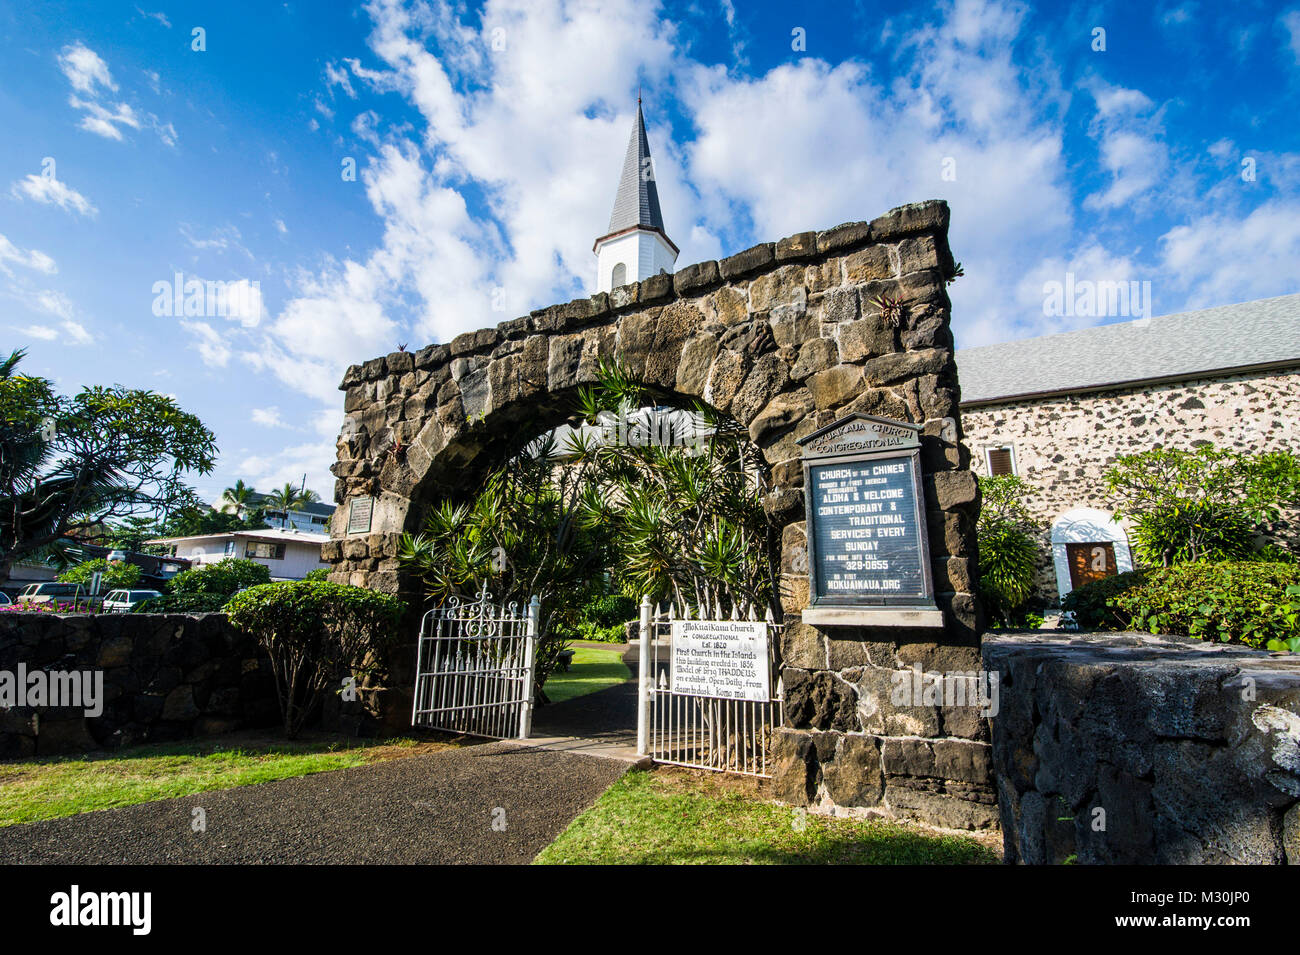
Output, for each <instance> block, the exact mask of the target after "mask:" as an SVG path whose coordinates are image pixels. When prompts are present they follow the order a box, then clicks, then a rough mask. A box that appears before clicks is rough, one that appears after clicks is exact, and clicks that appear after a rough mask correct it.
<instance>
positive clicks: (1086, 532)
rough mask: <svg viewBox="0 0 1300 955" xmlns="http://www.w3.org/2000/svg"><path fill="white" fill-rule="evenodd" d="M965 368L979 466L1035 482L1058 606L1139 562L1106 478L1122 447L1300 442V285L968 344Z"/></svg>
mask: <svg viewBox="0 0 1300 955" xmlns="http://www.w3.org/2000/svg"><path fill="white" fill-rule="evenodd" d="M957 372H958V376H959V379H960V383H961V413H962V426H963V429H964V431H965V435H966V442H967V445H968V447H969V448H970V449H971V455H972V459H973V460H972V462H971V466H972V469H973V470H974V471H975V472H976V473H977V474H980V475H988V474H1017V475H1019V476H1020V477H1022V478H1023V479H1024V480H1026V481H1028V482H1029V483H1030V484H1032V485H1033V486H1034V487H1035V488H1036V489H1037V493H1036V494H1035V495H1033V496H1032V497H1031V498H1030V500H1029V501H1028V502H1027V503H1028V504H1029V506H1030V508H1031V510H1032V511H1033V512H1034V514H1035V516H1036V517H1037V518H1039V520H1040V521H1041V523H1042V525H1043V530H1042V532H1041V533H1042V538H1043V548H1042V559H1041V562H1040V566H1039V580H1038V585H1039V586H1038V589H1039V593H1040V596H1041V597H1043V598H1045V599H1046V601H1047V603H1048V604H1052V603H1055V602H1056V601H1057V600H1058V599H1059V597H1061V596H1064V595H1065V594H1067V593H1069V592H1070V591H1071V590H1072V589H1073V588H1075V587H1077V586H1079V585H1081V584H1083V583H1087V582H1089V581H1091V580H1095V579H1097V578H1099V577H1105V576H1109V575H1111V574H1115V573H1120V572H1123V571H1125V570H1130V569H1132V568H1133V564H1134V559H1133V553H1132V550H1131V548H1130V546H1129V537H1128V528H1127V526H1126V523H1125V522H1115V521H1113V520H1112V519H1111V517H1112V515H1113V513H1114V504H1115V502H1114V501H1113V500H1111V499H1110V498H1109V497H1108V496H1107V494H1106V491H1105V488H1104V486H1103V475H1104V474H1105V472H1106V470H1107V468H1108V467H1109V466H1110V465H1111V464H1112V463H1114V461H1115V458H1116V457H1117V456H1118V455H1121V454H1133V453H1136V452H1139V451H1144V450H1147V449H1148V448H1153V447H1166V448H1186V449H1191V448H1195V447H1198V446H1200V445H1204V444H1206V443H1210V444H1213V445H1215V446H1217V447H1220V448H1233V449H1237V450H1241V451H1277V450H1289V451H1292V452H1300V294H1297V295H1282V296H1278V297H1276V298H1267V299H1260V300H1258V301H1254V302H1243V303H1241V304H1238V305H1225V306H1221V307H1218V308H1208V309H1203V310H1200V311H1195V312H1183V313H1179V314H1174V315H1164V316H1161V317H1158V318H1149V319H1140V320H1138V321H1133V322H1121V323H1116V324H1111V325H1101V326H1097V327H1094V328H1085V329H1080V330H1078V331H1073V332H1066V333H1064V334H1059V335H1046V336H1043V337H1041V338H1029V339H1023V340H1020V341H1012V342H1004V343H1001V344H997V345H984V346H981V347H978V348H966V349H962V350H959V351H958V352H957Z"/></svg>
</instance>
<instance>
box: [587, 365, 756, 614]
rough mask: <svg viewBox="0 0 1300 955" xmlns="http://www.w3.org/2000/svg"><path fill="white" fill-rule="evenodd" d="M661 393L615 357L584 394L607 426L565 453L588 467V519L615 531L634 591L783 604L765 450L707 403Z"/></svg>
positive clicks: (595, 419)
mask: <svg viewBox="0 0 1300 955" xmlns="http://www.w3.org/2000/svg"><path fill="white" fill-rule="evenodd" d="M661 398H662V396H661V395H658V394H657V393H655V391H654V390H653V389H650V388H647V387H646V386H644V385H642V384H640V383H638V382H636V381H634V380H633V379H632V378H631V376H630V375H629V374H628V373H627V371H626V369H624V368H622V367H621V366H619V365H618V364H617V363H614V364H604V365H602V366H601V368H600V370H599V372H598V375H597V382H596V384H595V385H594V386H590V387H588V388H585V389H583V390H582V391H581V392H580V394H579V399H578V402H579V412H580V415H581V418H582V420H583V422H584V423H585V424H587V425H588V426H589V427H591V426H600V430H588V431H587V432H585V433H583V432H574V433H573V434H572V435H571V437H570V439H569V442H568V447H567V448H566V452H567V454H568V456H569V457H570V458H571V460H573V461H575V462H581V463H583V464H587V465H589V466H590V468H591V473H590V479H589V480H588V481H587V482H586V483H585V485H584V487H583V494H582V508H581V512H580V516H581V519H582V522H583V526H584V527H586V528H588V529H591V530H593V531H594V530H597V529H600V530H601V531H603V532H604V533H606V534H608V536H609V538H610V541H611V544H612V549H613V552H614V555H615V566H614V568H613V570H614V572H615V575H616V577H617V579H618V581H619V582H620V584H621V586H622V588H623V589H624V591H625V592H627V593H629V594H635V595H637V596H640V595H642V594H649V595H650V596H651V597H652V598H655V599H669V600H675V601H676V602H677V604H678V605H679V606H681V605H691V606H696V607H701V608H706V609H707V610H709V611H719V610H720V611H721V612H723V613H729V612H731V611H733V610H737V611H740V612H742V613H743V612H748V611H751V610H753V611H756V612H757V613H758V614H760V615H761V614H762V613H763V612H764V611H765V610H766V609H769V608H770V609H772V610H773V611H774V612H775V611H777V610H779V607H778V606H777V604H776V596H777V586H776V580H777V575H776V569H777V559H776V555H777V541H776V537H775V531H774V529H773V528H772V526H771V524H770V522H769V521H768V519H767V515H766V513H765V512H764V510H763V495H764V493H765V492H766V491H767V481H766V465H765V463H764V461H763V459H762V456H761V454H760V453H759V451H758V449H757V448H756V447H755V446H754V445H753V444H752V443H751V442H750V441H749V433H748V431H746V430H745V429H744V428H742V427H741V426H740V425H739V424H737V423H736V422H735V421H733V420H731V419H730V418H726V417H724V416H722V415H719V414H718V413H717V412H715V411H714V410H713V409H712V408H710V407H709V406H707V405H705V404H702V403H698V402H697V403H695V404H694V405H692V407H691V409H690V410H689V412H685V413H684V412H682V411H678V412H676V413H673V412H671V411H668V410H666V409H664V408H662V407H660V405H659V400H660V399H661ZM634 409H638V410H634ZM620 433H621V435H622V436H621V437H619V435H620Z"/></svg>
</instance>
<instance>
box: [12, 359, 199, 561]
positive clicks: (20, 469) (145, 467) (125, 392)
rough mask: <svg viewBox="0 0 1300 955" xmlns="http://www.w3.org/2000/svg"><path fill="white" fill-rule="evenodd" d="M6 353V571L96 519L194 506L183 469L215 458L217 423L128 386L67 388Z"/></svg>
mask: <svg viewBox="0 0 1300 955" xmlns="http://www.w3.org/2000/svg"><path fill="white" fill-rule="evenodd" d="M22 357H23V356H22V352H21V351H19V352H14V353H12V354H11V355H10V356H9V358H8V359H6V360H5V361H4V362H0V445H2V446H3V449H4V452H5V453H4V454H3V455H2V456H0V457H2V459H3V464H0V579H4V578H6V577H7V576H8V573H9V567H10V566H11V565H12V564H13V563H14V562H15V561H17V560H20V559H23V558H25V557H29V556H32V555H35V554H38V553H39V552H40V551H41V550H42V549H43V548H48V547H50V546H53V545H57V544H58V542H59V541H61V540H63V539H64V538H67V537H69V536H73V535H78V534H82V533H84V532H87V531H89V530H90V529H93V528H95V527H96V526H98V525H107V524H109V523H112V522H115V521H120V520H124V519H126V518H128V517H134V516H139V515H142V514H146V513H150V512H154V513H162V514H168V513H171V512H172V511H174V510H175V509H177V508H180V507H185V506H195V505H197V504H198V497H197V495H196V494H195V492H194V490H193V489H192V488H190V487H189V486H187V485H186V484H185V481H184V478H185V476H186V475H187V474H189V473H191V472H194V473H198V474H206V473H208V472H209V471H211V470H212V468H213V465H214V464H215V458H216V453H217V448H216V444H215V437H214V435H213V433H212V432H211V431H210V430H208V428H206V427H205V426H204V425H203V423H202V422H201V421H200V420H199V419H198V418H197V417H195V416H194V415H191V414H188V413H186V412H184V411H182V410H181V409H180V408H179V407H178V406H177V404H176V402H175V401H173V400H172V399H171V398H168V397H165V396H163V395H159V394H155V393H154V392H151V391H141V390H135V389H129V388H125V387H122V386H118V385H115V386H112V387H102V386H91V387H87V388H83V389H82V390H81V391H80V392H79V393H78V394H76V395H73V396H71V397H62V396H58V395H56V394H55V393H54V391H53V388H52V386H51V385H50V383H49V382H48V381H46V380H45V379H41V378H29V377H26V376H22V375H19V374H17V372H16V369H17V366H18V364H19V362H20V361H21V359H22Z"/></svg>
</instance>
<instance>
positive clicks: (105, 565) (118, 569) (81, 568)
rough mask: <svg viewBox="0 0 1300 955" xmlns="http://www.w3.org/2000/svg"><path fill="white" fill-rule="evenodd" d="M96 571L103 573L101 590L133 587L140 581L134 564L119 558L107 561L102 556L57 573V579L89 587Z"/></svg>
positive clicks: (137, 569) (138, 571)
mask: <svg viewBox="0 0 1300 955" xmlns="http://www.w3.org/2000/svg"><path fill="white" fill-rule="evenodd" d="M96 571H100V572H102V573H103V575H104V578H103V583H102V586H101V588H100V589H101V591H107V590H112V589H113V588H115V587H134V586H135V585H136V584H138V583H139V582H140V568H139V567H137V566H136V565H135V564H128V563H126V562H125V561H121V560H114V561H109V560H105V559H104V558H102V557H97V558H95V559H94V560H83V561H82V562H81V563H80V564H76V565H75V566H73V567H71V568H70V569H68V570H65V571H64V572H63V573H61V574H59V580H61V581H62V582H64V583H67V584H82V585H84V586H85V587H87V588H89V587H90V578H91V577H93V576H94V574H95V572H96Z"/></svg>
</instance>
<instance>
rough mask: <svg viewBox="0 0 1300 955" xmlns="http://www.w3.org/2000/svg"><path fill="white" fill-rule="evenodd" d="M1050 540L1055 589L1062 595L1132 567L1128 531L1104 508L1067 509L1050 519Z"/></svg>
mask: <svg viewBox="0 0 1300 955" xmlns="http://www.w3.org/2000/svg"><path fill="white" fill-rule="evenodd" d="M1051 540H1052V563H1053V565H1054V567H1055V570H1056V588H1057V592H1058V593H1059V594H1060V595H1061V596H1062V597H1064V596H1065V595H1066V594H1068V593H1069V592H1070V591H1072V590H1074V589H1075V588H1076V587H1081V586H1083V585H1084V584H1086V583H1091V582H1093V581H1094V580H1100V579H1101V578H1103V577H1113V576H1114V575H1115V574H1122V573H1126V572H1127V571H1130V570H1132V569H1133V553H1132V549H1131V548H1130V547H1129V542H1128V533H1127V532H1126V531H1125V530H1124V526H1123V525H1122V524H1121V523H1119V522H1118V521H1115V520H1113V519H1112V518H1111V515H1109V514H1107V513H1106V512H1105V511H1099V510H1097V509H1096V508H1090V507H1080V508H1075V509H1074V510H1071V511H1066V512H1065V513H1064V514H1061V515H1060V516H1058V517H1057V518H1056V520H1054V521H1052V537H1051Z"/></svg>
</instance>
